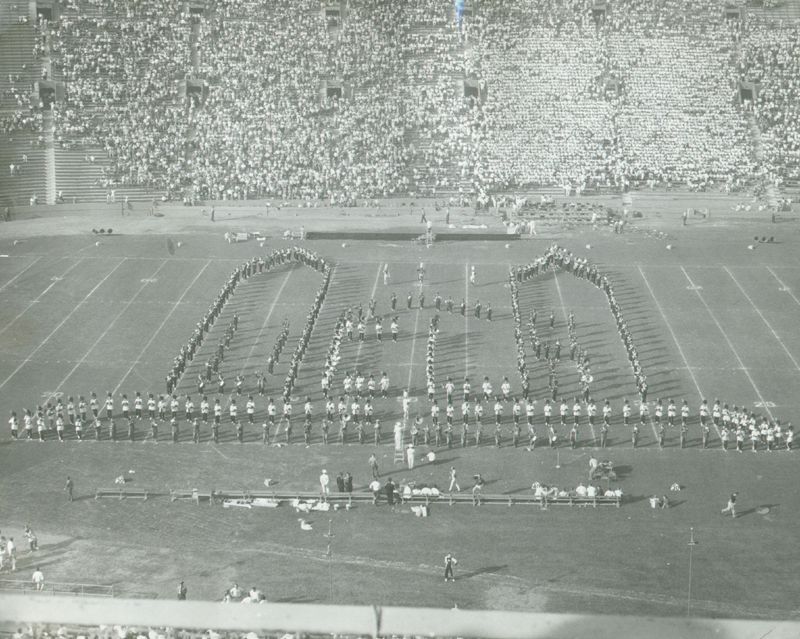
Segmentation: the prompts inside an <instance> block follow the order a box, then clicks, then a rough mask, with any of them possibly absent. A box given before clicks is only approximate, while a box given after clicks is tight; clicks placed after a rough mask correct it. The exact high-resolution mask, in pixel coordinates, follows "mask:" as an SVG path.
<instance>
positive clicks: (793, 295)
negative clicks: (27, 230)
mask: <svg viewBox="0 0 800 639" xmlns="http://www.w3.org/2000/svg"><path fill="white" fill-rule="evenodd" d="M767 270H768V271H769V272H770V273H772V276H773V277H774V278H775V279H776V280H778V284H780V285H781V287H782V288H781V291H785V292H786V293H789V295H791V296H792V299H793V300H794V301H795V302H796V303H797V305H798V306H800V300H799V299H797V297H795V294H794V293H792V289H790V288H789V287H788V286H786V284H784V283H783V282H782V281H781V279H780V278H779V277H778V276H777V275H776V274H775V271H773V270H772V269H771V268H770V267H769V266H768V267H767ZM0 290H2V289H0Z"/></svg>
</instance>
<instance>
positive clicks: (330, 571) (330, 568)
mask: <svg viewBox="0 0 800 639" xmlns="http://www.w3.org/2000/svg"><path fill="white" fill-rule="evenodd" d="M332 529H333V519H329V520H328V533H327V534H326V535H324V537H325V538H326V539H327V540H328V551H327V552H326V553H325V554H326V555H327V556H328V581H329V583H330V595H329V598H328V600H329V601H330V602H331V603H333V563H332V558H333V553H332V552H331V543H332V541H333V537H334V534H333V530H332Z"/></svg>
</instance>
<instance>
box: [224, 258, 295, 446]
mask: <svg viewBox="0 0 800 639" xmlns="http://www.w3.org/2000/svg"><path fill="white" fill-rule="evenodd" d="M296 264H297V262H292V266H291V267H290V268H289V272H288V273H287V274H286V279H285V280H283V284H281V287H280V288H279V289H278V292H277V293H276V294H275V299H274V300H272V306H270V307H269V311H268V312H267V316H266V317H265V318H264V323H263V324H261V328H260V329H259V330H258V335H256V339H255V341H254V342H253V346H252V347H250V352H249V353H248V354H247V359H245V360H244V364H242V368H241V369H239V375H241V374H242V372H243V371H244V369H246V368H247V365H248V364H249V363H250V358H251V357H252V356H253V351H255V350H256V346H258V340H259V339H261V333H263V332H264V329H265V328H266V327H267V322H269V318H270V317H272V311H274V310H275V307H276V306H277V305H278V298H279V297H280V296H281V293H282V292H283V289H284V288H286V284H287V283H288V282H289V278H290V277H291V276H292V273H294V267H295V265H296ZM235 394H236V389H235V388H234V389H233V391H232V392H231V394H230V395H229V396H228V401H227V403H226V404H225V407H226V408H227V407H228V406H230V404H231V400H232V399H233V396H234V395H235ZM220 454H221V453H220Z"/></svg>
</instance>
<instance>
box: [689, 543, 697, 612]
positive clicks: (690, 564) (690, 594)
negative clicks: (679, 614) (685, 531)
mask: <svg viewBox="0 0 800 639" xmlns="http://www.w3.org/2000/svg"><path fill="white" fill-rule="evenodd" d="M696 545H697V542H696V541H695V540H694V528H689V595H688V598H687V600H686V616H687V617H688V616H689V615H690V614H691V610H692V550H693V549H694V547H695V546H696Z"/></svg>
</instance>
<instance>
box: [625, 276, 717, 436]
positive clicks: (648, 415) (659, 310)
mask: <svg viewBox="0 0 800 639" xmlns="http://www.w3.org/2000/svg"><path fill="white" fill-rule="evenodd" d="M639 273H640V274H641V276H642V279H643V280H644V283H645V285H646V286H647V290H648V291H650V295H652V297H653V301H654V302H655V303H656V308H657V309H658V312H659V313H661V317H662V318H663V319H664V324H666V326H667V330H669V334H670V335H672V340H673V341H674V342H675V346H677V347H678V352H679V353H680V355H681V359H682V360H683V363H684V364H686V370H687V371H689V375H691V377H692V381H693V382H694V386H695V388H696V389H697V394H698V395H700V399H703V398H704V397H705V395H703V391H701V390H700V384H698V383H697V378H696V377H695V376H694V372H693V370H692V367H691V366H689V361H688V360H687V359H686V355H684V354H683V349H682V348H681V344H680V342H679V341H678V337H677V335H675V331H673V330H672V326H670V325H669V320H668V319H667V316H666V315H665V314H664V309H662V308H661V304H659V302H658V298H657V297H656V294H655V293H654V292H653V289H652V287H651V286H650V282H648V281H647V278H646V277H645V275H644V270H642V267H641V266H639ZM687 277H688V276H687ZM692 286H694V284H693V285H692ZM698 295H699V293H698ZM647 417H648V418H649V419H650V425H651V426H652V427H653V432H654V433H656V426H655V424H654V423H653V418H652V416H651V415H650V411H649V410H648V411H647ZM656 439H658V433H656Z"/></svg>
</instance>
